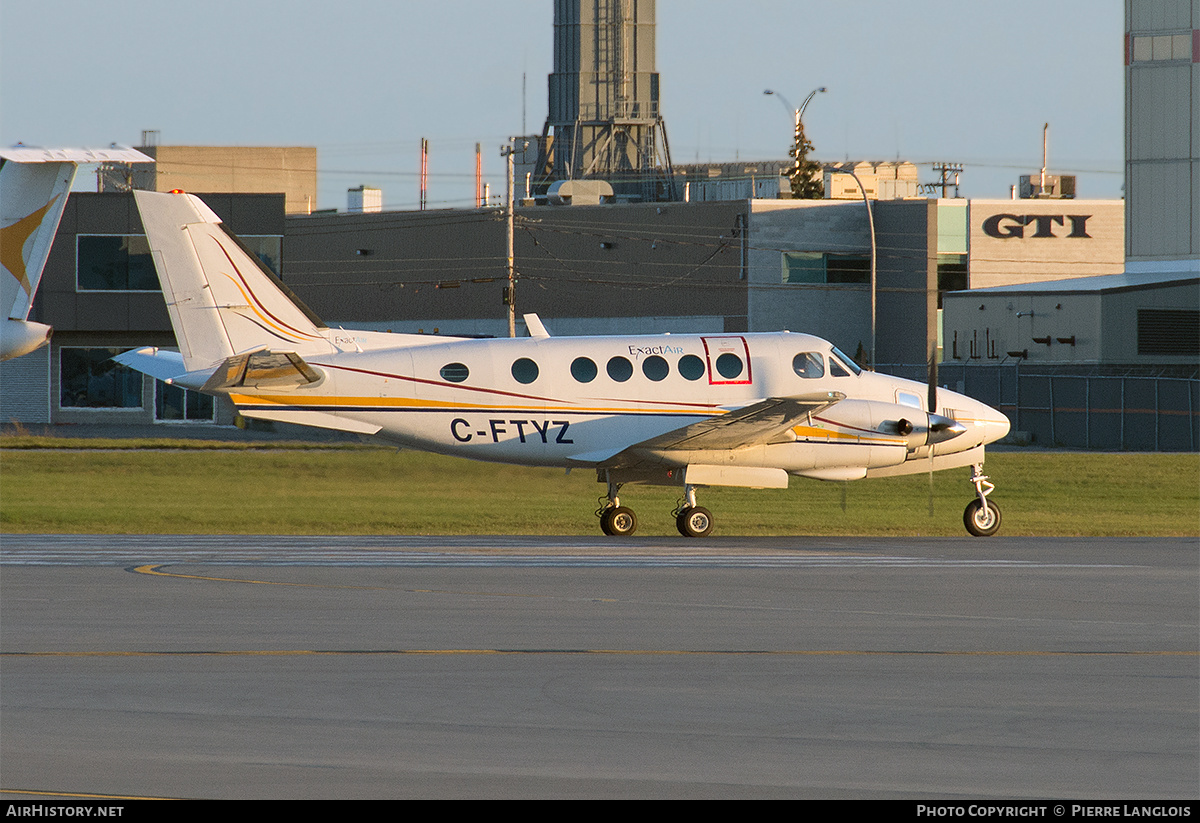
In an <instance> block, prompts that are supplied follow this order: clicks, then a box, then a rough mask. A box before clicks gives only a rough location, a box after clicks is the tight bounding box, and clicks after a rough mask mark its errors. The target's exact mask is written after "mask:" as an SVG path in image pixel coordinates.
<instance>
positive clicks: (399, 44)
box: [0, 0, 1123, 209]
mask: <svg viewBox="0 0 1200 823" xmlns="http://www.w3.org/2000/svg"><path fill="white" fill-rule="evenodd" d="M1122 16H1123V11H1122V4H1121V2H1120V0H1041V1H1040V2H1039V1H1038V0H1007V2H1005V3H1003V4H999V3H982V2H968V1H967V0H963V1H962V2H952V1H951V0H907V2H894V1H893V2H885V1H884V0H840V2H815V1H813V0H743V2H739V3H730V2H716V0H658V66H657V68H658V71H659V73H660V74H661V85H662V91H661V101H662V110H663V114H664V116H665V118H666V122H667V131H668V136H669V139H670V143H671V151H672V159H673V160H674V161H675V162H676V163H681V162H694V161H696V160H697V159H699V160H701V161H709V160H712V161H727V160H734V159H736V158H740V159H776V158H778V159H782V158H784V157H786V152H787V148H788V145H789V143H790V139H791V123H790V119H789V117H788V115H787V113H786V112H785V111H784V108H783V107H782V106H781V105H780V104H779V102H778V101H777V100H776V99H775V98H773V97H766V96H763V94H762V92H763V89H765V88H774V89H778V90H780V91H782V92H783V93H784V94H785V95H786V96H787V97H788V98H790V99H791V100H792V101H793V102H794V103H796V104H799V102H800V101H801V100H802V99H803V98H804V96H805V95H806V94H807V93H808V92H809V91H810V90H811V89H813V88H815V87H816V86H821V85H824V86H826V87H828V89H829V91H828V92H827V93H826V94H823V95H819V96H818V97H817V98H816V99H815V100H814V101H813V102H812V104H811V105H810V106H809V108H808V111H807V113H806V114H805V118H804V120H805V126H806V127H807V130H808V133H809V135H810V137H811V139H812V140H813V142H814V143H815V145H816V153H817V156H818V158H819V159H822V160H841V159H845V158H846V157H850V158H854V159H894V158H896V157H897V156H899V157H901V158H903V159H907V160H912V161H913V162H916V163H925V164H929V163H930V162H932V161H937V160H949V161H958V162H961V163H964V164H965V165H966V171H965V173H964V175H963V194H964V195H966V196H970V197H1007V196H1008V191H1009V185H1010V184H1012V183H1016V182H1017V177H1018V176H1019V175H1020V174H1023V173H1032V172H1035V171H1036V170H1037V169H1038V168H1039V167H1040V165H1041V138H1042V124H1043V122H1046V121H1049V122H1050V165H1051V171H1052V172H1059V173H1072V174H1076V175H1078V178H1079V196H1080V197H1105V198H1108V197H1119V196H1120V195H1121V185H1122V182H1123V176H1122V170H1123V124H1122V96H1123V92H1122V42H1123V25H1122ZM552 22H553V12H552V3H551V0H511V2H508V3H497V2H483V0H437V2H428V3H416V2H409V0H391V2H384V1H383V0H340V2H315V0H291V1H290V2H287V1H286V0H208V1H207V2H204V3H194V2H193V3H180V2H165V1H163V0H160V1H159V2H152V0H105V2H103V3H96V2H93V1H92V0H87V1H86V2H85V0H37V2H32V0H21V2H17V1H16V0H0V144H2V145H12V144H13V143H15V142H17V141H23V142H25V143H26V144H29V145H45V146H61V145H74V146H77V145H89V146H95V145H108V144H109V143H112V142H117V143H121V144H127V145H133V144H136V143H137V142H138V141H139V139H140V137H141V131H142V129H158V130H160V131H161V142H162V143H163V144H179V145H183V144H188V145H191V144H201V145H206V144H207V145H312V146H316V147H317V149H318V164H319V170H320V177H319V195H318V198H319V203H318V204H319V206H320V207H322V208H332V207H337V208H342V209H344V208H345V190H346V189H347V188H350V187H353V186H357V185H360V184H364V183H365V184H368V185H374V186H378V187H380V188H382V189H383V192H384V203H385V205H386V206H387V207H389V208H414V207H415V206H416V203H417V196H418V195H417V168H418V153H419V145H420V139H421V138H422V137H428V138H429V140H430V141H431V146H432V149H431V162H430V175H431V190H430V205H431V206H434V207H438V206H468V205H469V204H470V198H471V196H472V193H473V189H474V182H473V179H474V147H475V143H476V142H480V143H482V144H483V147H484V172H485V176H486V178H487V179H488V180H489V181H490V182H491V184H492V191H493V192H499V191H501V190H502V189H503V184H502V173H503V166H502V163H501V160H500V157H499V146H500V145H501V143H502V142H503V141H504V139H505V138H506V137H507V136H508V135H511V134H517V133H519V132H520V131H521V128H522V105H521V104H522V93H521V75H522V72H525V73H526V74H527V78H528V79H527V83H528V86H527V92H526V100H527V105H528V109H527V115H526V120H525V123H526V129H527V131H528V132H530V133H533V132H540V131H541V128H542V123H543V121H544V120H545V116H546V75H547V74H548V73H549V72H550V69H551V43H552ZM932 178H933V175H932V173H930V172H929V170H928V165H925V166H924V167H923V168H922V180H923V181H926V180H932ZM91 185H92V181H90V180H88V181H85V186H87V187H91Z"/></svg>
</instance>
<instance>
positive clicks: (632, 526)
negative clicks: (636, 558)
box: [600, 506, 637, 537]
mask: <svg viewBox="0 0 1200 823" xmlns="http://www.w3.org/2000/svg"><path fill="white" fill-rule="evenodd" d="M600 530H601V531H602V532H604V533H605V534H607V535H610V536H612V537H628V536H629V535H631V534H633V533H634V532H635V531H637V515H635V514H634V513H633V509H629V508H626V507H625V506H610V507H609V508H607V509H605V510H604V511H603V512H602V513H601V514H600Z"/></svg>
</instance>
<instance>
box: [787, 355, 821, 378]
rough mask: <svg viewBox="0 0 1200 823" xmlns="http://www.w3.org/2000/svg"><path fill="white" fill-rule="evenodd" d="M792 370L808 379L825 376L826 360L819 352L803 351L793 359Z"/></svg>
mask: <svg viewBox="0 0 1200 823" xmlns="http://www.w3.org/2000/svg"><path fill="white" fill-rule="evenodd" d="M792 369H793V370H794V371H795V372H796V374H798V375H800V376H801V377H804V378H807V379H810V380H811V379H813V378H816V377H824V376H825V358H823V357H821V355H820V353H819V352H815V351H802V352H800V353H799V354H798V355H796V356H795V357H793V358H792Z"/></svg>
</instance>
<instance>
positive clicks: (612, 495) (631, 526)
mask: <svg viewBox="0 0 1200 823" xmlns="http://www.w3.org/2000/svg"><path fill="white" fill-rule="evenodd" d="M602 478H603V479H604V482H606V483H607V484H608V489H607V491H606V492H605V494H604V495H603V496H602V497H601V498H600V500H599V506H598V507H597V509H596V516H597V517H599V518H600V531H602V532H604V533H605V534H607V535H609V536H610V537H628V536H629V535H631V534H633V533H634V532H635V531H637V525H638V521H637V515H635V514H634V513H633V509H630V508H628V507H626V506H622V505H621V498H620V497H618V496H617V495H618V493H619V492H620V491H621V484H620V483H616V482H613V480H612V477H611V475H609V474H608V473H607V472H605V474H603V475H602ZM683 490H684V491H683V500H681V501H679V505H678V506H677V507H676V508H675V511H673V512H671V514H672V516H674V518H675V527H676V528H677V529H679V533H680V534H682V535H683V536H684V537H707V536H708V535H709V534H710V533H711V532H712V530H713V516H712V512H710V511H709V510H708V509H706V508H704V507H703V506H697V505H696V487H695V486H693V485H691V484H688V485H685V486H684V487H683Z"/></svg>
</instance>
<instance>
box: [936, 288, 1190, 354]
mask: <svg viewBox="0 0 1200 823" xmlns="http://www.w3.org/2000/svg"><path fill="white" fill-rule="evenodd" d="M1139 281H1141V282H1139ZM1142 310H1151V311H1154V310H1168V311H1170V312H1176V313H1184V314H1186V318H1185V316H1184V314H1179V315H1176V317H1177V318H1178V322H1175V323H1173V324H1172V326H1171V329H1170V334H1169V337H1170V338H1171V340H1172V341H1173V344H1175V345H1185V346H1186V345H1187V343H1186V342H1185V341H1184V339H1183V338H1184V337H1185V336H1187V335H1190V338H1189V339H1190V347H1191V351H1190V353H1185V354H1174V355H1172V354H1165V353H1162V351H1157V352H1155V353H1153V354H1147V353H1142V352H1140V351H1139V326H1140V324H1141V322H1142V319H1141V318H1139V314H1138V312H1139V311H1142ZM1198 315H1200V279H1198V278H1196V277H1189V276H1187V275H1179V276H1177V277H1175V278H1174V279H1169V278H1168V277H1167V276H1166V275H1113V276H1109V277H1094V278H1086V279H1082V280H1079V281H1069V280H1066V281H1059V282H1057V283H1052V284H1041V285H1039V286H1038V287H1033V286H1026V287H1019V288H994V289H980V290H976V291H970V292H951V293H948V294H947V295H946V296H945V329H946V330H945V336H946V347H945V360H947V361H958V362H962V363H968V364H971V363H974V364H978V365H988V364H993V365H994V364H997V363H1000V362H1003V361H1005V360H1011V359H1013V358H1012V357H1009V353H1010V352H1022V353H1024V355H1025V356H1024V357H1023V358H1020V359H1022V360H1023V362H1024V363H1025V364H1027V365H1030V366H1038V365H1054V366H1068V365H1089V366H1095V365H1104V366H1116V365H1136V366H1146V367H1152V366H1184V367H1189V366H1190V367H1192V368H1193V369H1194V368H1195V367H1196V366H1197V365H1200V364H1198V361H1197V356H1196V354H1195V352H1196V350H1197V349H1198V348H1200V340H1197V335H1198V334H1200V326H1198V325H1197V323H1198ZM1189 324H1190V325H1189ZM1047 341H1049V342H1047Z"/></svg>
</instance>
